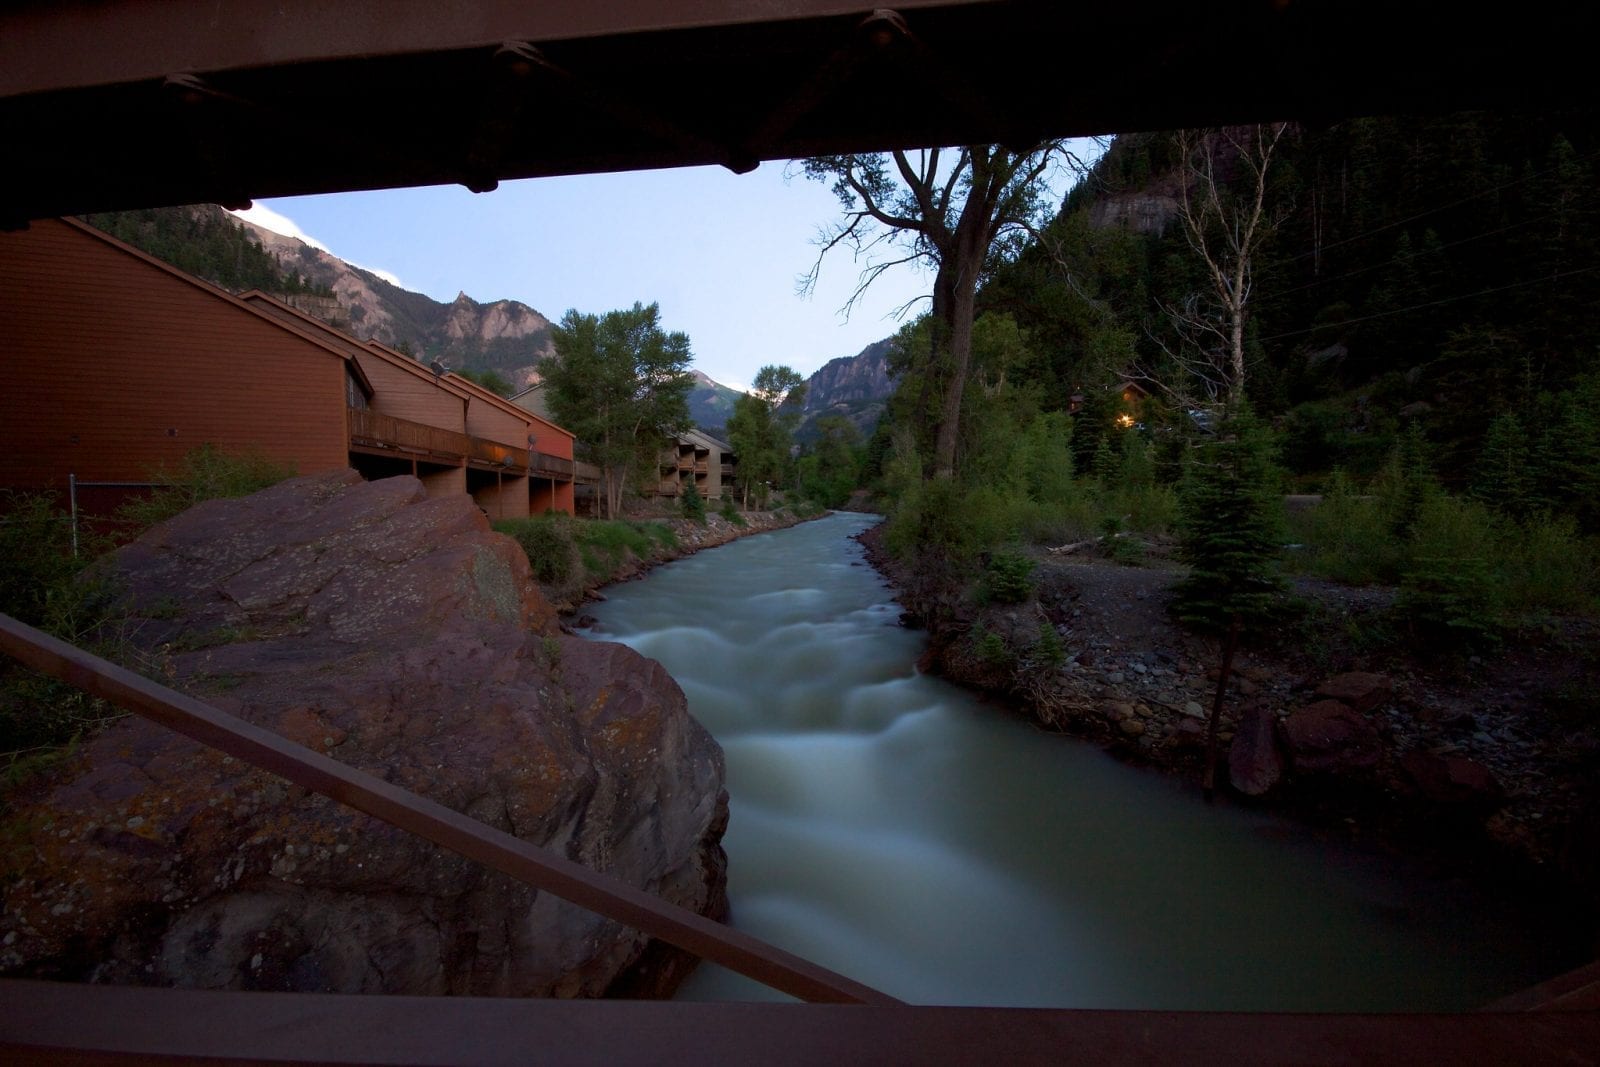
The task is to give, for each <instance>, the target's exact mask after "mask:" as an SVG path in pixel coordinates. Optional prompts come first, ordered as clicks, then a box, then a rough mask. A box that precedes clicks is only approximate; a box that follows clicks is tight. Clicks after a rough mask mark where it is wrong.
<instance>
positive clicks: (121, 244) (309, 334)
mask: <svg viewBox="0 0 1600 1067" xmlns="http://www.w3.org/2000/svg"><path fill="white" fill-rule="evenodd" d="M54 221H56V222H59V223H60V224H61V225H63V226H66V227H67V228H68V229H70V230H75V231H77V232H78V233H80V234H83V235H84V236H85V237H90V238H93V239H94V240H96V241H99V242H101V243H102V244H106V245H109V246H110V247H112V248H115V249H116V250H117V251H119V252H122V253H123V254H125V255H127V256H129V257H131V258H133V259H136V260H139V261H140V262H142V263H144V264H145V265H147V266H150V267H154V268H155V269H157V270H159V271H161V272H162V273H163V274H167V275H170V276H171V277H173V278H175V279H177V280H178V281H180V282H182V283H184V284H185V285H188V286H190V287H192V288H194V289H198V290H200V291H201V292H203V293H205V294H206V295H207V296H209V297H212V298H213V299H216V300H219V301H221V302H223V303H225V304H231V305H233V306H234V307H236V308H238V309H239V310H240V311H243V312H245V313H246V314H249V315H251V316H254V317H255V318H258V319H260V320H262V321H263V322H268V323H271V324H272V325H273V326H276V327H277V328H278V329H280V330H282V331H284V332H285V333H289V334H293V335H294V336H295V337H297V338H299V339H300V340H302V341H306V342H308V343H310V344H312V345H314V346H315V347H317V348H320V349H322V350H323V351H324V352H327V353H328V354H329V355H332V356H334V357H335V358H337V359H339V360H341V361H342V362H344V363H345V365H346V366H347V367H348V369H349V370H350V372H351V373H352V374H353V375H354V376H355V378H356V380H357V381H358V382H360V383H361V385H362V387H363V388H364V389H366V390H367V392H368V393H369V394H370V393H371V391H372V383H371V382H369V381H367V376H366V375H365V374H364V373H362V370H361V365H360V364H359V363H357V362H356V361H355V359H354V356H353V355H352V353H350V352H348V351H346V350H345V349H344V348H343V347H342V346H340V345H338V344H335V343H333V342H332V341H330V340H329V339H328V338H326V337H323V336H320V333H319V331H314V330H309V329H306V328H304V327H302V326H301V325H300V324H298V323H295V322H290V321H286V320H284V319H282V318H280V317H278V316H277V315H273V314H271V313H270V312H268V311H265V310H263V309H262V308H261V307H259V306H257V305H256V304H255V303H253V302H251V301H247V300H245V299H244V298H243V297H239V296H235V295H234V294H233V293H230V292H228V290H226V289H224V288H222V287H221V286H218V285H213V284H212V283H211V282H208V281H206V280H205V279H204V278H197V277H195V276H194V275H193V274H190V273H188V272H187V271H182V270H179V269H178V268H177V267H174V266H173V265H172V264H170V263H167V262H165V261H163V260H160V259H157V258H156V257H155V256H152V255H151V254H150V253H148V252H145V251H143V250H142V249H138V248H135V247H133V246H132V245H130V244H128V243H127V242H125V241H119V240H117V238H115V237H112V236H111V235H110V234H108V233H105V232H104V231H102V230H97V229H95V228H94V227H93V226H90V225H89V224H88V223H86V222H83V221H81V220H79V219H72V218H64V219H56V220H54ZM252 292H254V290H252ZM258 295H261V296H265V294H258ZM283 306H284V307H285V308H287V305H283Z"/></svg>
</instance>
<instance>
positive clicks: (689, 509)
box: [678, 482, 706, 526]
mask: <svg viewBox="0 0 1600 1067" xmlns="http://www.w3.org/2000/svg"><path fill="white" fill-rule="evenodd" d="M678 505H679V507H680V508H681V509H682V510H683V517H684V518H686V519H689V520H690V521H692V522H698V523H699V524H700V525H702V526H704V525H705V523H706V498H705V497H703V496H701V495H700V490H699V489H697V488H695V486H694V483H693V482H691V483H689V484H688V485H686V486H684V489H683V497H682V499H680V500H679V501H678Z"/></svg>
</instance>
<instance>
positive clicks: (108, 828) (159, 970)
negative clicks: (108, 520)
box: [0, 472, 726, 996]
mask: <svg viewBox="0 0 1600 1067" xmlns="http://www.w3.org/2000/svg"><path fill="white" fill-rule="evenodd" d="M106 576H107V577H109V578H111V579H112V580H113V581H115V582H116V583H117V584H118V585H119V586H120V587H121V588H122V589H123V590H124V591H125V592H126V595H127V597H128V598H129V602H130V604H131V605H132V611H133V622H134V623H135V626H136V629H135V631H134V633H133V643H132V646H131V647H130V654H129V658H130V660H131V661H133V662H135V663H137V664H138V665H139V666H140V667H141V668H142V669H145V670H146V671H150V672H154V673H156V674H157V675H159V676H160V677H161V678H162V679H163V680H165V681H167V682H168V684H171V685H173V686H175V687H177V688H180V689H182V690H185V691H188V692H191V693H193V694H195V695H197V696H200V697H201V698H202V699H204V700H206V701H207V702H209V703H211V704H213V705H214V706H216V707H218V708H220V709H222V710H223V711H226V712H229V713H231V714H233V715H237V716H240V717H242V718H244V719H247V720H249V721H250V722H253V723H255V724H257V725H259V726H262V727H264V728H266V729H269V730H273V731H276V732H278V733H280V734H282V735H284V736H286V737H288V738H290V739H291V740H294V741H297V742H299V743H301V744H304V745H307V746H308V747H311V748H314V749H317V750H319V751H322V752H325V753H327V754H328V755H330V756H331V757H333V758H334V759H337V760H339V761H341V762H343V763H346V764H349V765H352V766H355V767H358V768H360V769H362V770H365V771H368V772H370V773H372V774H376V775H378V776H380V777H382V778H385V779H387V780H388V781H389V782H391V783H393V784H394V785H397V786H401V787H403V788H406V789H409V790H412V791H414V792H417V793H420V794H422V795H424V796H427V797H430V798H432V799H433V800H436V801H438V802H440V803H442V804H445V805H446V806H448V807H451V808H454V809H455V810H458V811H461V812H464V813H466V814H468V815H471V816H473V817H474V818H477V819H479V820H481V821H483V822H485V823H487V824H489V825H492V826H495V827H498V828H500V829H502V830H505V831H507V832H510V833H513V834H515V835H517V836H518V837H521V838H523V839H524V840H528V841H532V842H535V843H537V844H540V845H543V846H545V847H548V848H551V849H554V850H556V851H558V852H560V853H561V854H563V855H565V856H567V857H569V858H571V859H574V860H576V861H578V862H581V863H583V864H585V865H587V866H589V867H592V868H594V869H597V870H601V871H604V872H607V873H609V874H611V875H613V876H616V877H618V878H621V879H623V880H624V881H627V882H629V883H631V884H633V885H635V886H639V887H642V888H645V889H647V890H649V891H652V892H654V893H657V894H659V895H660V896H662V897H663V898H665V899H667V900H669V901H672V902H674V903H677V904H680V905H683V906H684V907H688V908H691V909H694V910H696V911H699V912H701V913H705V914H712V915H719V914H720V913H721V912H722V911H723V910H724V909H725V906H726V903H725V897H724V895H723V885H724V873H723V858H722V854H721V848H720V845H719V844H718V840H719V838H720V835H721V831H722V827H723V825H724V822H725V819H726V798H725V794H724V793H723V791H722V780H723V763H722V753H721V750H720V748H719V747H718V746H717V745H716V743H715V742H714V741H713V740H712V739H711V738H710V737H709V735H707V734H706V732H705V731H704V730H703V729H702V728H701V727H700V726H699V724H698V723H696V722H695V721H694V720H693V719H692V718H690V716H689V715H688V713H687V711H686V710H685V705H684V699H683V695H682V693H681V691H680V690H679V689H678V687H677V685H676V684H675V683H674V682H673V681H672V679H671V678H670V677H669V676H668V675H667V674H666V673H665V671H664V670H663V669H662V668H661V667H660V666H659V665H658V664H656V663H654V662H652V661H650V660H646V659H644V658H642V657H640V656H638V655H637V654H635V653H634V652H632V651H631V650H629V649H627V648H625V647H623V646H620V645H609V644H600V643H592V642H587V641H583V640H581V639H577V638H572V637H566V636H563V635H561V634H560V633H559V631H558V630H557V628H556V626H555V621H554V616H553V614H552V612H551V610H550V608H549V606H548V605H547V604H546V603H545V602H544V600H543V598H542V597H541V596H540V595H539V594H538V592H537V589H536V588H535V586H534V585H533V583H532V580H531V576H530V573H529V570H528V565H527V561H526V557H525V556H523V554H522V552H521V551H520V550H519V549H518V548H517V547H516V545H515V544H514V543H513V542H511V541H510V540H509V539H506V538H503V537H501V536H499V535H497V534H494V533H492V532H491V531H490V530H489V528H488V526H487V524H486V522H485V520H484V519H483V517H482V515H481V513H480V512H479V511H478V509H477V508H475V507H474V506H473V505H472V502H471V501H470V499H468V498H467V497H466V496H464V495H463V496H457V497H447V498H439V499H434V500H428V499H426V498H425V497H424V495H423V493H422V489H421V486H420V484H419V483H417V482H416V481H415V480H413V479H410V478H394V479H389V480H386V481H380V482H371V483H367V482H362V481H360V480H359V479H358V478H357V477H356V475H355V474H354V473H352V472H344V473H341V474H334V475H326V476H318V477H310V478H302V479H297V480H294V481H291V482H287V483H284V484H283V485H280V486H278V487H276V488H273V489H269V490H267V491H265V492H262V493H258V494H256V495H255V496H252V497H247V498H244V499H242V500H236V501H213V502H211V503H207V504H202V505H200V506H199V507H197V508H195V509H193V510H191V511H189V512H188V513H186V514H184V515H181V516H179V517H178V518H176V519H174V520H172V521H170V522H168V523H165V524H163V525H161V526H158V527H156V528H154V529H152V530H151V531H150V532H149V533H148V534H147V535H146V536H144V537H143V538H141V539H140V540H139V541H137V542H135V543H134V544H132V545H129V546H128V547H126V548H124V549H122V550H120V551H119V552H117V553H116V554H115V555H114V556H113V557H111V559H110V561H109V567H108V568H107V575H106ZM7 827H8V830H7V832H8V833H9V835H10V836H9V839H8V840H7V842H6V848H5V850H4V856H5V861H4V862H5V879H4V885H5V887H6V890H5V891H6V898H5V907H4V915H3V918H0V969H3V970H4V971H5V972H7V973H10V974H14V975H42V976H53V977H64V978H87V979H94V980H101V981H118V982H136V983H149V984H179V985H192V986H203V987H216V988H235V989H297V990H333V991H352V992H354V991H362V992H385V993H460V994H486V995H510V996H518V995H558V996H591V995H598V994H601V993H603V992H605V991H606V990H607V989H608V987H611V986H612V985H613V984H614V983H615V982H617V981H618V978H619V976H620V975H623V973H624V972H625V971H627V970H628V968H629V967H630V965H631V964H632V963H634V962H635V961H636V960H637V959H639V957H640V956H641V953H643V951H644V949H645V948H646V944H645V940H644V938H643V937H642V936H641V935H639V934H638V933H636V932H635V931H633V930H630V929H627V928H624V927H621V926H619V925H617V924H615V923H612V922H609V921H606V920H604V919H601V918H599V917H597V916H595V915H593V914H591V913H589V912H587V911H585V910H583V909H581V908H578V907H576V906H574V905H569V904H567V903H565V902H563V901H561V900H559V899H557V898H556V897H554V896H551V895H550V894H547V893H541V892H536V891H535V890H533V889H531V888H529V887H527V886H524V885H522V884H521V883H519V882H516V881H513V880H511V879H509V878H506V877H504V876H501V875H499V874H496V873H494V872H491V871H487V870H485V869H484V868H482V867H479V866H477V865H476V864H473V863H471V862H469V861H467V860H465V859H462V858H460V857H457V856H455V855H454V854H452V853H448V852H445V851H443V850H440V849H437V848H435V847H433V846H431V845H429V844H427V843H425V842H423V841H422V840H420V839H418V838H415V837H413V836H411V835H409V834H407V833H404V832H403V831H400V830H397V829H395V828H392V827H390V826H388V825H386V824H384V823H381V822H378V821H377V820H374V819H371V818H369V817H367V816H364V815H361V814H359V813H356V812H354V811H352V810H350V809H348V808H344V807H342V806H340V805H339V804H337V803H334V802H333V801H330V800H328V799H326V798H323V797H320V796H316V795H314V794H308V793H307V792H306V791H305V790H303V789H300V788H298V787H295V786H291V785H288V784H286V783H284V782H283V781H282V780H280V779H277V778H275V777H273V776H272V775H270V774H266V773H264V772H260V771H256V770H253V769H251V768H250V767H248V766H246V765H244V764H242V763H241V762H239V761H237V760H233V759H229V758H226V757H223V756H221V755H219V754H217V753H215V752H213V751H211V750H209V749H206V748H204V747H202V746H200V745H198V744H196V743H194V742H190V741H188V740H186V739H184V738H182V737H180V736H178V735H176V734H173V733H171V732H169V731H166V730H163V729H161V728H160V727H157V726H154V725H152V724H149V723H147V722H145V721H144V720H141V719H135V718H128V719H124V720H123V721H121V722H119V723H118V724H116V725H115V726H113V727H111V728H110V729H108V730H107V731H105V732H104V733H103V734H101V735H100V736H99V737H97V738H96V739H95V740H94V741H92V742H90V743H89V744H87V745H85V746H84V748H83V749H82V750H80V751H79V752H78V753H76V754H75V755H74V756H73V757H72V758H71V759H70V760H69V761H67V763H66V764H65V765H64V766H63V768H62V769H61V773H59V774H57V775H55V776H53V777H52V778H51V779H49V780H48V781H44V782H40V783H37V784H36V785H35V787H33V788H32V789H31V790H30V791H29V793H28V795H27V796H25V797H23V798H21V799H19V800H18V801H17V803H16V805H15V807H14V810H13V811H12V812H11V816H10V819H9V821H8V824H7ZM658 973H676V972H675V971H674V970H673V969H672V968H670V967H669V968H661V969H660V970H659V972H658ZM633 988H635V989H637V988H638V987H637V986H635V987H633ZM647 989H648V987H647ZM648 991H653V992H661V991H662V990H661V989H660V988H654V989H648Z"/></svg>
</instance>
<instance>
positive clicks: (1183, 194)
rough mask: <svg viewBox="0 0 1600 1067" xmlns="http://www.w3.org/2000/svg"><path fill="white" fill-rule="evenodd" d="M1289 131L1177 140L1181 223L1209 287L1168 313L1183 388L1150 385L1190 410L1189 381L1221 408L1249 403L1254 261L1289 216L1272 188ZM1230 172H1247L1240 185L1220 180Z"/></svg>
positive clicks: (1283, 126) (1271, 128) (1250, 130)
mask: <svg viewBox="0 0 1600 1067" xmlns="http://www.w3.org/2000/svg"><path fill="white" fill-rule="evenodd" d="M1288 128H1289V127H1288V124H1287V123H1282V122H1279V123H1274V124H1272V125H1268V126H1250V127H1224V128H1222V129H1217V130H1204V131H1194V130H1183V131H1180V132H1179V133H1178V148H1179V152H1180V154H1181V156H1182V159H1183V162H1184V173H1183V176H1182V180H1181V181H1180V182H1179V184H1178V217H1179V218H1180V219H1181V220H1182V222H1183V232H1184V236H1185V237H1186V238H1187V239H1188V242H1189V247H1190V249H1191V250H1192V251H1193V252H1194V253H1195V255H1196V256H1197V257H1199V260H1200V264H1201V266H1202V268H1203V272H1202V273H1203V276H1204V279H1205V286H1204V288H1202V289H1199V290H1197V291H1195V292H1192V293H1190V294H1188V295H1187V296H1185V297H1184V298H1183V300H1182V301H1181V302H1180V303H1177V304H1166V305H1163V307H1162V310H1163V311H1165V312H1166V314H1167V317H1168V318H1169V319H1170V320H1171V322H1172V324H1173V326H1174V327H1175V328H1176V329H1177V331H1178V334H1179V336H1180V337H1181V338H1182V341H1181V342H1180V346H1179V348H1178V349H1177V350H1176V351H1174V350H1173V349H1172V348H1170V347H1168V346H1163V347H1167V354H1168V355H1169V356H1171V357H1172V358H1173V360H1174V362H1176V363H1177V365H1178V366H1179V367H1180V368H1182V369H1183V370H1184V371H1185V372H1186V373H1185V375H1184V379H1185V380H1184V381H1183V382H1181V383H1179V384H1177V385H1174V384H1172V383H1170V382H1164V381H1161V379H1160V378H1159V377H1153V378H1152V380H1155V381H1158V382H1159V383H1160V384H1162V385H1163V386H1164V387H1165V388H1166V390H1167V391H1168V392H1169V393H1172V394H1173V395H1175V396H1176V397H1177V398H1179V399H1180V401H1182V402H1183V403H1184V405H1185V406H1189V405H1190V404H1192V403H1194V402H1195V398H1194V397H1193V396H1191V395H1190V394H1189V393H1188V389H1187V385H1188V381H1189V380H1190V379H1192V380H1195V381H1197V382H1198V383H1199V385H1200V387H1201V389H1202V390H1204V392H1205V393H1206V394H1207V395H1206V399H1209V400H1220V401H1222V402H1223V403H1225V404H1226V405H1227V407H1228V408H1229V409H1230V410H1231V409H1232V408H1234V407H1235V406H1237V405H1238V403H1239V402H1240V401H1241V400H1243V399H1244V388H1245V370H1246V367H1245V352H1244V328H1245V319H1246V316H1247V314H1248V313H1249V309H1250V300H1251V297H1252V296H1253V295H1254V290H1255V260H1256V254H1257V253H1258V252H1259V251H1260V249H1261V245H1262V243H1263V242H1264V241H1265V240H1266V239H1267V237H1268V236H1270V235H1271V233H1272V231H1273V230H1274V229H1275V228H1276V226H1277V225H1278V223H1279V222H1281V221H1282V219H1283V217H1284V216H1285V215H1287V207H1286V206H1284V205H1282V204H1281V203H1280V205H1279V206H1278V208H1276V209H1275V210H1269V209H1268V205H1267V186H1268V171H1269V169H1270V167H1271V165H1272V156H1273V153H1274V152H1275V151H1276V149H1277V147H1278V142H1279V141H1280V140H1282V139H1283V135H1284V133H1285V132H1286V131H1287V130H1288ZM1225 168H1227V169H1236V170H1239V171H1241V172H1242V175H1241V176H1242V181H1241V180H1239V179H1238V178H1237V177H1236V179H1235V182H1233V183H1230V182H1229V181H1228V180H1227V177H1226V175H1225V174H1224V173H1220V172H1221V171H1223V170H1224V169H1225ZM1235 184H1237V185H1239V188H1238V189H1237V190H1236V189H1235V188H1234V187H1233V186H1234V185H1235Z"/></svg>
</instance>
